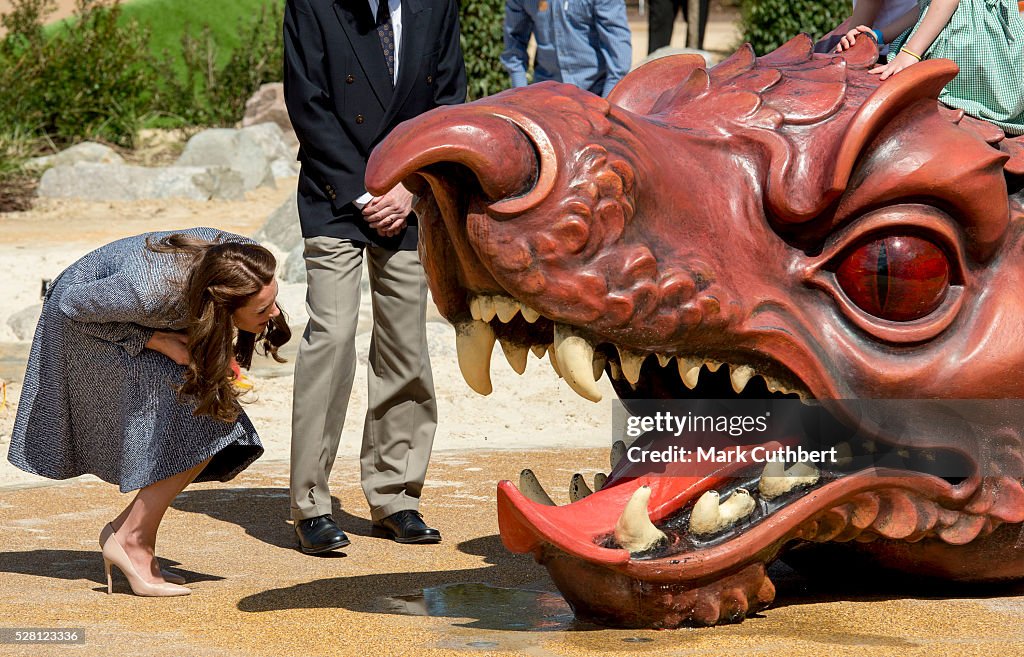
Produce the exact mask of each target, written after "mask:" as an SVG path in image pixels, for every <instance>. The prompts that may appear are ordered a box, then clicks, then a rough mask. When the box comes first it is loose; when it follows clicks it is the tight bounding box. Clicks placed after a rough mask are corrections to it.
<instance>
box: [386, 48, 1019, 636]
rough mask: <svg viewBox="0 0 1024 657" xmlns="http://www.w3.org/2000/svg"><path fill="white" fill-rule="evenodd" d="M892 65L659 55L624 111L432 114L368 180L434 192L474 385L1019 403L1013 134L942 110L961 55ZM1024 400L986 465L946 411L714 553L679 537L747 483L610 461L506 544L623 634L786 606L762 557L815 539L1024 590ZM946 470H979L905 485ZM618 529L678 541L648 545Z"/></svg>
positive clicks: (510, 106) (509, 100) (542, 97)
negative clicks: (494, 378) (502, 373)
mask: <svg viewBox="0 0 1024 657" xmlns="http://www.w3.org/2000/svg"><path fill="white" fill-rule="evenodd" d="M876 57H877V51H876V50H875V47H874V45H873V44H872V43H870V40H867V39H861V40H859V41H858V43H857V45H856V46H855V47H854V48H852V49H850V50H848V51H847V52H845V53H843V54H842V55H841V56H840V55H814V54H812V43H811V41H810V39H809V38H807V37H806V36H800V37H797V38H795V39H793V40H792V41H790V42H789V43H787V44H786V45H784V46H783V47H781V48H780V49H778V50H776V51H775V52H772V53H770V54H768V55H766V56H764V57H760V58H758V57H755V55H754V53H753V51H752V50H751V49H750V47H749V46H746V47H744V48H741V49H740V50H739V51H738V52H737V53H736V54H734V55H733V56H732V57H730V58H729V59H728V60H726V61H724V62H722V63H721V64H719V65H718V66H715V67H713V68H711V69H705V66H704V62H703V60H702V59H701V58H699V57H694V56H689V55H679V56H675V57H669V58H664V59H659V60H656V61H653V62H651V63H649V64H647V65H645V66H642V67H640V68H639V69H637V70H635V71H634V72H632V73H631V74H629V75H628V76H627V77H626V78H625V79H623V80H622V82H621V83H620V84H619V85H618V86H617V87H616V88H615V90H614V91H613V92H612V94H611V95H610V97H609V98H608V99H607V100H604V99H601V98H598V97H596V96H594V95H591V94H589V93H586V92H583V91H580V90H579V89H576V88H574V87H571V86H569V85H561V84H557V83H541V84H536V85H533V86H530V87H528V88H525V89H520V90H512V91H508V92H504V93H500V94H497V95H495V96H491V97H489V98H485V99H483V100H480V101H477V102H474V103H470V104H467V105H464V106H458V107H445V108H440V109H437V110H434V111H432V112H429V113H427V114H425V115H423V116H422V117H420V118H418V119H415V120H413V121H409V122H407V123H404V124H402V125H400V126H399V127H398V128H397V129H396V130H395V131H394V132H393V133H392V134H391V135H390V136H389V137H388V138H387V139H386V140H385V141H384V142H383V143H382V144H381V145H380V146H379V147H378V148H377V149H376V150H375V152H374V153H373V156H372V157H371V160H370V165H369V168H368V173H367V186H368V189H370V190H371V191H377V192H380V191H381V190H385V189H387V188H390V187H391V186H393V185H394V184H395V183H397V182H398V181H402V180H405V181H406V183H407V184H408V185H410V186H411V187H413V188H414V190H415V191H417V193H418V194H419V195H420V196H421V199H420V202H419V204H418V205H417V212H418V214H419V216H420V225H421V242H420V249H421V255H422V256H423V261H424V266H425V268H426V272H427V275H428V279H429V284H430V289H431V292H432V293H433V297H434V300H435V302H436V303H437V305H438V308H439V309H440V311H441V313H442V314H443V315H444V316H445V317H446V318H447V319H448V320H449V321H451V322H452V324H453V325H455V327H456V333H457V341H458V348H459V363H460V367H461V369H462V372H463V375H464V377H465V378H466V380H467V382H468V383H469V385H470V386H471V387H472V388H473V389H475V390H476V391H478V392H480V393H483V394H488V393H489V392H490V391H491V384H490V374H489V363H490V353H491V350H492V348H493V346H494V343H495V341H496V340H497V341H500V346H501V348H502V349H503V350H504V352H505V354H506V356H507V357H508V360H509V363H510V364H511V365H512V367H513V368H515V369H516V370H517V371H519V372H520V373H522V371H523V369H524V368H525V364H526V358H527V354H528V352H529V350H530V349H532V350H534V352H535V353H537V354H538V355H542V354H543V353H544V352H545V351H547V352H548V355H549V358H550V359H551V361H552V365H553V366H554V367H555V368H556V371H558V372H559V374H560V375H561V376H563V377H564V379H565V381H566V382H567V383H568V384H569V385H570V386H571V387H572V388H573V389H574V390H575V391H576V392H578V393H579V394H580V395H582V396H584V397H586V398H588V399H591V400H594V401H597V400H599V399H600V392H599V391H598V388H597V386H596V385H595V380H596V379H598V378H599V377H600V376H601V375H602V373H603V372H607V373H608V375H609V376H610V377H611V379H612V384H613V386H614V388H615V390H616V392H617V393H618V394H619V396H620V397H623V398H626V399H628V398H638V399H657V398H681V399H687V398H721V397H724V396H729V395H731V396H735V397H741V398H770V397H784V396H790V397H794V398H795V397H796V396H799V397H800V398H802V399H805V400H851V399H855V400H860V399H881V400H903V399H1004V400H1011V399H1013V398H1019V397H1024V377H1021V376H1019V374H1020V373H1021V372H1022V371H1024V302H1022V301H1021V296H1020V290H1021V289H1024V244H1022V239H1024V235H1022V226H1024V222H1022V221H1021V219H1022V218H1024V217H1022V215H1024V191H1022V190H1024V143H1021V142H1020V141H1019V140H1013V139H1008V138H1005V136H1004V135H1003V133H1002V132H1001V131H1000V130H999V129H998V128H996V127H994V126H992V125H991V124H987V123H984V122H981V121H978V120H975V119H972V118H970V117H965V116H964V115H963V114H962V113H961V112H956V111H952V110H949V109H947V108H945V107H943V106H941V105H940V104H939V103H938V102H937V100H936V99H937V97H938V94H939V92H940V91H941V90H942V88H943V87H944V85H945V84H946V83H947V82H948V81H949V80H950V79H952V78H953V77H954V76H955V75H957V73H958V70H957V68H956V66H955V65H954V64H953V63H952V62H949V61H946V60H934V61H925V62H922V63H920V64H916V65H914V66H912V67H910V68H909V69H906V70H905V71H903V72H901V73H900V74H898V75H896V76H894V77H892V78H891V79H890V80H887V81H886V82H884V83H880V82H879V81H878V78H877V76H872V75H870V74H868V72H867V71H868V69H869V68H870V66H871V65H872V64H873V63H874V61H875V59H876ZM650 356H653V357H650ZM649 357H650V358H649ZM1008 408H1009V409H1010V410H1009V411H1008V412H1007V413H1006V414H1005V416H1001V417H1000V418H998V421H994V422H993V423H992V426H991V427H990V430H986V431H984V432H981V433H980V434H979V435H975V436H971V437H969V438H970V440H971V441H973V442H975V443H977V445H980V446H982V447H981V448H977V449H969V450H966V451H965V450H964V449H963V443H964V440H965V438H964V436H963V435H959V434H957V433H956V432H945V431H943V430H942V423H941V420H936V421H935V422H933V423H932V424H931V425H930V429H929V432H928V435H927V436H925V438H924V439H919V440H918V441H917V442H916V443H915V445H914V448H913V449H914V454H909V453H908V458H907V461H906V462H907V464H908V465H907V467H906V468H904V469H902V470H900V469H896V470H877V469H875V470H873V471H872V472H871V473H870V475H868V474H866V473H864V472H858V471H849V472H844V473H839V474H838V475H836V476H831V477H821V478H818V477H816V476H814V477H811V478H810V479H808V480H806V481H805V482H804V483H805V484H806V485H804V486H802V487H801V488H800V490H799V492H798V494H797V493H794V494H792V495H789V496H788V497H787V496H783V497H780V498H778V499H777V500H775V501H774V502H772V503H771V504H769V505H765V504H761V505H760V506H759V507H758V509H759V510H758V511H757V513H755V514H754V515H755V516H756V521H753V520H749V519H748V521H745V522H743V523H740V524H738V525H736V526H733V527H729V528H725V529H722V531H719V532H718V533H717V534H713V535H711V536H709V537H700V540H697V539H698V537H695V536H689V535H688V534H689V533H690V531H689V529H688V526H687V524H686V522H687V521H689V522H691V523H692V522H693V520H694V519H695V517H696V515H697V514H698V513H700V514H705V513H706V512H708V510H707V509H706V508H704V509H702V510H698V507H701V506H702V505H703V506H704V507H706V506H707V505H708V503H707V502H705V500H707V499H708V492H709V491H714V492H717V493H719V494H720V495H721V499H722V500H725V501H722V502H721V505H722V507H723V508H724V507H725V506H726V505H727V504H728V503H729V500H728V499H726V497H727V496H728V495H729V494H730V493H731V492H732V491H733V490H735V489H736V486H738V484H737V483H736V482H740V481H743V480H744V477H747V478H748V479H749V477H750V476H751V475H750V474H749V473H747V472H746V471H741V466H739V465H736V466H729V467H722V466H715V467H712V466H708V467H707V468H706V469H705V471H701V472H693V470H692V469H691V470H690V471H689V472H687V473H685V474H679V475H678V476H665V474H666V473H664V472H663V473H660V476H653V475H645V474H640V475H638V474H636V473H635V472H630V471H629V469H628V468H625V467H621V464H620V467H617V468H615V469H613V470H612V472H611V474H610V476H609V478H608V480H607V482H605V483H604V484H603V486H601V487H600V489H599V490H597V491H596V492H594V493H593V494H590V495H587V496H579V499H578V500H577V501H575V502H574V503H572V504H569V505H565V506H553V505H549V504H546V503H544V502H545V501H544V500H543V497H544V496H543V494H540V495H538V494H537V493H536V491H533V492H532V493H531V491H529V490H527V491H526V492H527V493H528V494H529V497H528V496H527V495H524V493H523V492H522V491H520V490H519V489H517V488H516V487H515V486H513V485H512V484H511V483H509V482H501V483H500V484H499V487H498V513H499V522H500V526H501V533H502V538H503V540H504V542H505V544H506V546H507V547H508V548H510V549H512V550H514V551H517V552H532V553H533V554H534V555H535V556H536V558H537V559H538V561H540V562H542V563H543V564H544V565H546V566H547V567H548V569H549V572H550V573H551V575H552V577H553V579H554V580H555V583H556V584H557V585H558V587H559V588H560V590H561V591H562V593H563V594H564V595H565V596H566V599H567V600H568V601H569V602H570V604H572V606H573V608H574V610H575V611H576V613H577V615H578V616H579V617H581V618H584V619H588V620H595V621H597V622H600V623H604V624H611V625H618V626H633V627H676V626H680V625H687V624H697V625H708V624H715V623H721V622H736V621H739V620H742V619H743V618H744V617H746V616H747V615H749V614H752V613H755V612H756V611H758V610H760V609H763V608H764V607H766V606H767V605H768V604H769V603H770V602H771V601H772V599H773V597H774V587H773V585H772V583H771V581H770V580H769V579H768V577H767V575H766V567H767V564H769V563H770V562H771V561H772V560H773V559H774V558H776V557H777V556H778V555H779V554H780V552H782V550H783V548H784V547H786V546H788V545H794V544H801V543H802V544H822V545H826V546H827V545H833V546H835V545H842V546H853V547H855V548H856V549H857V550H858V551H860V552H862V553H863V554H866V555H869V556H870V557H871V559H873V560H874V562H876V563H878V564H879V565H880V566H882V567H889V568H898V569H902V570H904V571H905V572H918V573H922V574H928V575H933V576H940V577H946V578H951V579H957V580H997V579H1006V578H1014V577H1022V576H1024V541H1020V540H1019V538H1018V535H1019V534H1020V530H1021V523H1022V521H1024V488H1022V485H1021V477H1022V476H1024V465H1022V464H1024V460H1022V448H1021V444H1022V441H1021V437H1020V433H1021V428H1022V427H1024V412H1020V411H1019V410H1015V409H1017V407H1016V405H1015V404H1012V403H1009V406H1008ZM925 425H926V426H927V425H928V422H925ZM878 438H879V440H881V441H883V442H884V441H886V440H889V441H890V442H898V440H899V438H898V437H897V436H885V435H881V436H879V437H878ZM943 450H947V451H948V452H950V453H954V452H955V453H957V454H959V455H960V456H959V457H960V458H966V459H969V460H970V463H969V465H970V466H971V472H972V473H973V474H971V475H970V476H965V477H961V478H943V477H939V476H934V475H929V474H925V473H922V472H918V471H915V468H914V467H913V463H914V461H915V459H917V458H919V457H920V458H925V457H927V456H928V455H929V454H930V455H931V458H934V454H935V453H936V452H938V453H942V452H943ZM668 474H669V475H671V474H672V473H671V472H669V473H668ZM774 474H775V475H779V473H774ZM753 476H754V478H755V479H756V478H757V475H756V473H755V474H754V475H753ZM525 483H526V484H527V486H526V487H527V488H530V487H531V486H530V485H529V484H530V481H529V478H526V480H525ZM755 484H756V482H755ZM584 486H585V485H584ZM521 487H522V486H521ZM733 496H734V497H736V499H737V500H738V499H740V498H739V496H738V495H736V494H735V493H734V494H733ZM531 498H532V499H531ZM538 499H540V500H541V501H536V500H538ZM715 504H717V502H716V503H715ZM713 506H714V505H713V504H712V507H713ZM645 511H646V513H644V512H645ZM710 512H711V513H717V510H716V509H714V508H712V509H711V511H710ZM627 516H630V517H627ZM624 524H625V525H628V526H629V527H633V528H637V527H639V529H637V531H638V532H639V533H641V534H643V533H644V531H647V530H649V529H651V527H652V524H653V526H656V527H657V530H656V531H657V532H658V534H657V535H660V536H661V537H662V538H666V537H667V539H669V540H668V545H667V546H666V545H665V544H664V543H665V541H662V543H663V544H662V546H661V547H660V548H659V549H657V550H646V551H645V550H644V549H642V548H643V547H644V546H641V547H640V548H635V546H634V547H631V545H630V544H629V542H628V541H627V540H626V539H624V538H621V537H622V536H625V535H627V534H629V532H628V531H627V532H625V533H623V532H620V531H619V530H621V529H622V527H623V525H624Z"/></svg>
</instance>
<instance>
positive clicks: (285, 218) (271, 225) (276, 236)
mask: <svg viewBox="0 0 1024 657" xmlns="http://www.w3.org/2000/svg"><path fill="white" fill-rule="evenodd" d="M254 237H255V239H256V241H257V242H270V243H272V244H273V245H274V246H276V247H277V248H279V249H281V250H282V251H291V250H292V249H294V248H295V247H296V245H299V246H301V245H302V229H301V228H300V226H299V207H298V196H297V194H296V193H295V192H292V193H291V195H290V196H289V197H288V200H286V201H285V202H284V203H282V204H281V205H280V207H278V208H277V209H276V210H274V211H273V212H271V213H270V216H268V217H267V220H266V221H264V222H263V226H262V227H261V228H260V229H259V230H258V231H257V232H256V235H255V236H254ZM303 280H305V279H303Z"/></svg>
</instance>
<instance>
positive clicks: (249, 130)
mask: <svg viewBox="0 0 1024 657" xmlns="http://www.w3.org/2000/svg"><path fill="white" fill-rule="evenodd" d="M241 132H243V133H244V134H247V135H249V136H250V137H252V139H253V141H255V142H256V143H257V144H259V147H260V148H261V149H262V150H263V155H265V156H266V158H267V159H268V160H270V161H271V162H273V161H274V160H280V159H284V160H288V159H291V160H294V159H295V154H296V151H295V148H293V147H292V146H291V145H290V144H288V143H285V138H284V132H282V131H281V127H280V126H279V125H277V124H276V123H269V122H268V123H259V124H257V125H251V126H246V127H244V128H242V129H241Z"/></svg>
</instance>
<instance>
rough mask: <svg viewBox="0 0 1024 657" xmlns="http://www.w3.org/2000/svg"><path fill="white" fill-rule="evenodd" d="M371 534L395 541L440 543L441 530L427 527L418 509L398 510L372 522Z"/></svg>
mask: <svg viewBox="0 0 1024 657" xmlns="http://www.w3.org/2000/svg"><path fill="white" fill-rule="evenodd" d="M373 534H374V535H375V536H384V537H386V538H390V539H392V540H394V541H395V542H396V543H440V542H441V532H439V531H437V530H436V529H434V528H433V527H427V525H426V523H424V522H423V516H421V515H420V514H419V511H408V510H407V511H398V512H397V513H392V514H391V515H390V516H388V517H387V518H383V519H381V520H378V521H377V522H375V523H373Z"/></svg>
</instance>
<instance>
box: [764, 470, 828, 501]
mask: <svg viewBox="0 0 1024 657" xmlns="http://www.w3.org/2000/svg"><path fill="white" fill-rule="evenodd" d="M820 476H821V473H820V472H819V471H818V468H816V467H814V466H813V465H810V464H807V463H797V464H795V465H794V466H792V467H791V468H789V469H787V470H783V464H782V463H781V462H778V461H771V462H769V463H766V464H765V466H764V471H763V472H762V473H761V480H760V481H759V482H758V484H757V489H758V491H760V493H761V497H763V498H764V499H766V500H773V499H775V498H776V497H779V496H780V495H784V494H785V493H788V492H789V491H791V490H793V489H795V488H797V487H799V486H812V485H814V484H815V483H817V481H818V478H819V477H820Z"/></svg>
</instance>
